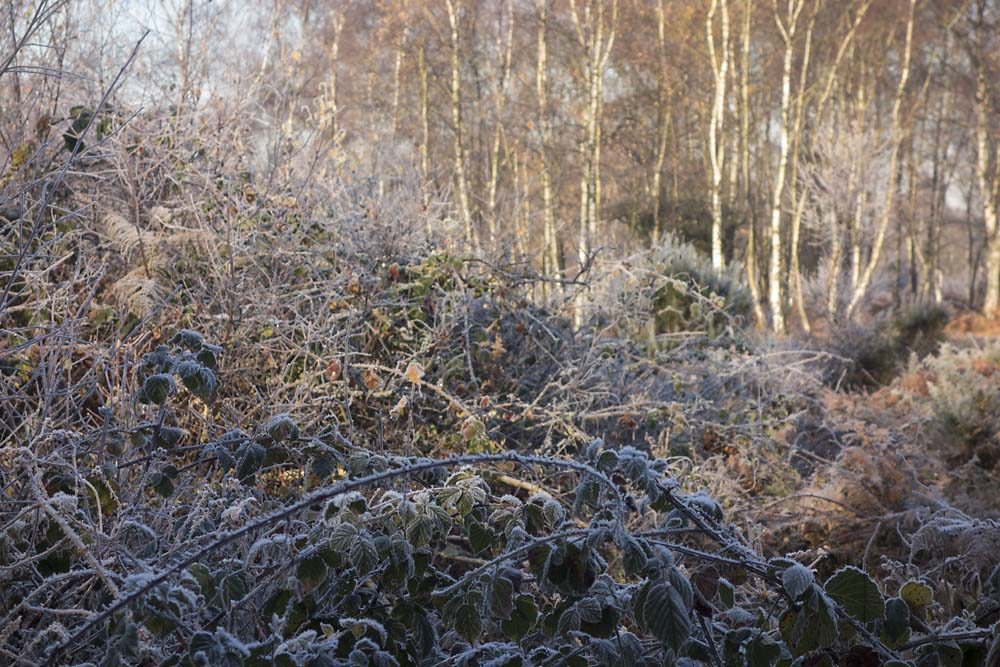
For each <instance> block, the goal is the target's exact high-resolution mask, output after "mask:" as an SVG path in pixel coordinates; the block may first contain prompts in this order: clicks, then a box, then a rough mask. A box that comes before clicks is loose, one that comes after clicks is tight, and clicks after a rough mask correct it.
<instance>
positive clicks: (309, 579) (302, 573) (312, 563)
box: [295, 555, 327, 593]
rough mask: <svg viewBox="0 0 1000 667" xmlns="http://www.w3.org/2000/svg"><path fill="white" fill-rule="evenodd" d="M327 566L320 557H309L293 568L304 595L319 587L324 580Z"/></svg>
mask: <svg viewBox="0 0 1000 667" xmlns="http://www.w3.org/2000/svg"><path fill="white" fill-rule="evenodd" d="M326 573H327V565H326V561H324V560H323V557H322V556H319V555H315V556H310V557H309V558H306V559H304V560H302V561H301V562H299V564H298V567H296V568H295V578H296V579H298V581H299V584H301V585H302V590H303V592H305V593H308V592H310V591H312V590H313V589H315V588H317V587H319V586H320V585H321V584H322V583H323V582H324V581H325V580H326Z"/></svg>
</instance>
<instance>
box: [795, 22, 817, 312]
mask: <svg viewBox="0 0 1000 667" xmlns="http://www.w3.org/2000/svg"><path fill="white" fill-rule="evenodd" d="M818 13H819V4H818V3H817V4H815V5H813V10H812V12H811V13H810V15H809V23H808V24H807V26H806V37H805V44H804V46H803V47H802V64H801V66H800V69H799V83H798V88H797V90H796V93H795V109H794V119H795V120H794V121H793V123H792V148H791V160H792V164H791V173H790V175H789V179H788V192H789V202H790V204H791V208H792V219H791V231H792V238H791V242H790V244H789V245H790V251H789V263H790V265H789V268H788V282H789V287H790V288H791V290H792V299H793V301H794V304H795V310H796V312H797V313H798V315H799V322H800V324H801V325H802V329H803V331H806V332H809V331H810V330H811V328H810V326H809V316H808V315H807V314H806V306H805V299H804V298H803V296H802V271H801V269H800V267H799V245H800V237H801V234H802V212H803V209H802V207H801V206H800V205H799V201H800V200H804V199H805V197H804V195H800V193H799V187H798V185H799V184H798V178H799V154H800V153H801V149H802V121H803V117H804V115H805V99H806V80H807V79H808V77H809V59H810V56H811V55H812V37H813V29H814V28H815V26H816V15H817V14H818Z"/></svg>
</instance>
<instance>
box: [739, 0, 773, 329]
mask: <svg viewBox="0 0 1000 667" xmlns="http://www.w3.org/2000/svg"><path fill="white" fill-rule="evenodd" d="M753 2H754V0H744V2H743V29H742V34H741V38H742V48H741V50H740V138H741V139H740V143H741V146H740V163H741V165H740V171H741V173H742V180H743V198H744V201H745V202H746V216H747V251H746V272H747V282H748V283H749V285H750V293H751V294H752V295H753V314H754V319H756V320H757V324H758V325H759V326H765V325H766V322H767V319H766V318H765V317H764V309H763V307H762V306H761V295H760V286H759V284H758V282H757V243H756V237H757V205H756V202H755V201H754V196H753V185H752V184H751V182H750V144H751V136H750V26H751V18H752V14H753Z"/></svg>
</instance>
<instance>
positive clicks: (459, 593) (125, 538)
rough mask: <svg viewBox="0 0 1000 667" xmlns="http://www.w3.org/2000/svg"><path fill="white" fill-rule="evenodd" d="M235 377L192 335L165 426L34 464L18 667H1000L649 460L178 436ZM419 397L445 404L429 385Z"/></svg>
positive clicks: (165, 353) (221, 354)
mask: <svg viewBox="0 0 1000 667" xmlns="http://www.w3.org/2000/svg"><path fill="white" fill-rule="evenodd" d="M227 358H228V355H227V352H226V351H225V350H224V349H222V348H220V347H217V346H215V345H212V344H210V343H208V342H206V341H205V340H204V339H203V338H202V336H201V335H199V334H197V333H195V332H192V331H188V330H184V331H181V332H179V333H178V334H176V335H175V336H173V337H172V338H171V339H170V341H169V342H168V343H167V344H166V345H161V346H157V347H155V349H154V350H153V351H152V352H150V353H148V354H147V355H145V356H144V357H143V358H142V359H141V360H139V363H138V368H139V371H140V372H139V374H138V377H137V379H136V382H135V384H134V385H133V386H132V387H131V391H132V393H133V395H134V397H135V400H136V404H137V405H139V406H141V405H147V406H148V407H147V408H146V409H147V410H149V411H150V413H151V416H152V417H153V419H152V420H150V421H145V422H139V423H137V424H136V425H135V426H134V427H126V426H124V424H123V423H122V422H120V420H119V419H118V418H117V417H116V416H115V414H114V411H113V410H112V409H108V410H106V411H104V413H103V414H104V415H105V418H104V422H103V424H102V425H101V426H100V428H99V429H95V430H94V431H93V432H90V433H82V434H70V433H62V434H55V433H53V434H52V435H51V436H50V437H51V441H50V442H48V443H36V446H35V447H34V449H33V450H31V451H29V450H27V449H25V448H19V449H18V450H16V452H14V453H15V454H17V455H18V456H20V458H19V459H18V460H17V462H15V461H14V460H11V461H10V462H9V465H8V467H7V468H6V470H7V472H5V473H4V475H5V477H6V479H5V480H4V482H5V487H6V488H7V489H8V494H7V495H6V497H5V499H4V501H3V502H4V503H5V504H9V503H11V502H14V504H15V506H19V507H20V508H21V509H20V510H17V509H15V508H14V507H5V508H4V515H5V516H6V517H9V520H8V521H6V522H5V525H4V528H3V533H2V536H0V567H2V568H3V572H4V577H5V578H6V583H5V586H4V588H3V591H4V592H3V594H2V601H3V604H4V608H5V615H4V617H3V619H2V621H0V630H2V635H3V637H4V646H5V648H4V651H5V655H7V656H12V655H17V656H19V658H20V659H22V660H29V661H31V662H35V663H37V662H49V663H56V664H61V663H64V662H67V661H70V660H72V661H73V662H74V663H77V664H79V663H84V662H86V661H91V663H92V664H101V665H124V664H152V663H158V664H175V665H234V666H235V665H248V666H250V665H290V666H291V665H295V666H299V665H302V666H312V665H434V664H440V663H442V662H446V663H454V664H463V665H527V664H537V665H565V664H569V665H589V664H601V665H619V664H625V665H660V664H715V665H720V664H749V665H754V666H756V665H791V664H817V663H816V662H815V661H819V663H818V664H836V663H838V662H840V663H843V662H844V661H847V664H855V663H854V662H853V661H858V660H860V661H862V662H863V663H864V664H868V663H869V662H871V663H872V664H877V663H880V662H881V663H883V664H914V663H913V661H916V662H917V663H919V664H921V665H931V664H942V665H944V664H954V663H953V661H954V660H958V661H959V663H961V664H978V663H979V662H980V661H981V660H982V659H983V658H984V656H985V645H984V643H983V640H984V639H987V638H989V637H991V636H992V631H991V630H989V629H987V628H980V627H977V626H976V625H975V623H974V622H973V620H972V619H971V618H970V619H968V620H965V621H961V622H958V621H953V622H951V623H950V624H949V626H948V627H947V632H946V633H945V634H944V635H943V636H942V637H933V636H932V637H931V638H930V639H929V640H927V641H924V640H920V639H918V640H914V639H913V638H912V636H911V635H912V634H913V633H914V632H915V631H916V632H923V633H925V634H930V631H929V630H928V629H927V626H926V624H925V623H926V621H927V620H928V619H929V615H928V611H929V610H931V609H933V607H934V605H935V601H934V592H933V590H932V588H931V587H929V586H928V585H926V584H925V583H923V582H922V581H920V580H916V579H914V580H907V581H906V582H905V583H904V584H903V585H901V586H899V587H898V588H892V589H888V590H885V589H882V588H880V586H879V585H878V584H877V583H876V582H875V581H874V580H873V579H872V577H871V576H870V575H869V574H867V573H866V572H864V571H862V570H859V569H856V568H845V569H842V570H839V571H837V572H835V573H834V574H833V575H832V576H830V577H829V578H827V579H826V580H825V581H821V580H819V579H817V577H816V575H815V574H814V572H813V571H812V570H810V569H809V568H808V567H807V566H805V565H803V564H801V563H800V562H798V561H796V560H794V559H789V558H772V559H767V558H764V557H763V556H762V555H761V554H760V553H759V552H758V551H757V550H756V549H755V548H754V547H753V545H752V544H751V543H750V542H748V541H747V540H746V539H745V538H744V537H743V536H741V534H740V532H739V531H738V530H737V529H736V528H735V526H734V525H732V524H731V523H729V522H728V521H727V518H726V512H725V511H724V510H723V508H722V507H721V506H720V504H719V503H718V502H716V501H715V500H713V499H711V498H710V497H708V496H707V495H705V494H703V493H693V494H692V493H689V492H685V491H684V490H683V489H682V488H681V485H680V484H679V482H678V480H677V479H676V478H675V477H674V476H673V475H672V474H671V469H670V466H669V464H668V462H667V461H665V460H661V459H657V458H654V457H651V456H650V455H649V454H647V453H646V452H643V451H640V450H638V449H635V448H632V447H620V448H615V447H610V446H608V445H607V444H606V443H605V442H604V441H602V440H600V439H596V440H593V441H592V442H590V443H589V444H588V445H587V446H586V447H584V448H583V449H582V450H581V451H580V452H579V455H578V456H576V457H573V458H562V457H550V456H541V455H537V454H530V453H518V452H512V451H506V452H504V451H501V452H496V453H482V454H461V455H456V456H452V457H448V458H426V457H421V456H413V455H401V454H393V453H390V452H386V451H375V450H372V449H370V448H366V447H362V446H357V445H356V444H354V443H353V442H352V441H351V439H350V438H348V437H346V436H345V435H344V433H343V429H342V427H341V425H338V424H336V423H335V422H328V423H327V424H326V425H325V426H324V427H323V428H321V429H320V430H318V431H316V432H314V433H310V432H307V431H306V430H304V429H302V428H301V427H300V426H299V425H298V424H297V423H296V421H295V420H294V419H293V418H292V417H291V416H289V415H287V414H277V415H274V416H272V417H271V418H269V419H267V420H266V421H264V423H262V424H260V425H258V426H256V427H252V428H249V429H248V430H246V431H240V430H237V431H230V432H227V433H224V434H221V435H219V436H218V437H216V438H214V439H211V440H197V439H195V438H193V437H191V434H190V433H185V432H182V431H181V430H180V429H179V428H176V427H172V426H168V425H167V418H168V417H169V418H170V419H171V420H175V421H184V418H185V414H184V413H191V415H189V416H195V415H197V413H198V412H201V411H203V410H204V409H205V408H207V407H208V406H209V405H210V404H212V406H213V409H218V407H219V406H218V405H217V404H216V403H215V402H217V401H220V400H225V399H220V398H219V396H220V395H221V394H220V392H221V389H222V388H221V387H220V386H219V384H218V372H219V370H220V368H219V366H220V364H222V362H224V361H225V360H226V359H227ZM399 381H400V382H401V383H407V384H409V385H413V386H414V387H416V388H419V389H427V390H430V387H427V386H425V385H424V380H423V377H422V375H421V373H419V372H417V370H416V369H413V370H408V371H407V372H406V373H404V374H403V377H402V378H400V380H399ZM464 418H465V419H467V420H468V419H478V418H479V415H478V414H477V413H473V414H469V415H465V416H464ZM479 435H480V432H479V431H478V430H476V429H470V430H467V431H463V436H465V437H470V438H471V437H478V436H479ZM42 456H44V458H40V457H42ZM70 461H72V466H71V467H68V466H67V465H66V464H67V463H69V462H70ZM18 498H26V499H30V502H29V503H28V504H24V505H21V504H19V503H17V502H16V501H15V499H18ZM88 581H89V582H91V584H90V585H81V584H82V583H83V582H88ZM991 590H992V589H991ZM991 594H992V593H991ZM985 602H986V600H984V603H985ZM995 602H1000V600H997V601H995ZM917 619H924V620H919V621H918V620H917ZM70 656H72V658H70ZM908 661H909V662H908Z"/></svg>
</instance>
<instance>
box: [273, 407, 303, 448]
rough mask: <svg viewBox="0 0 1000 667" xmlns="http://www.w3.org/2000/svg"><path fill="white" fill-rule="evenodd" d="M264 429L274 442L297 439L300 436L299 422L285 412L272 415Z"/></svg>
mask: <svg viewBox="0 0 1000 667" xmlns="http://www.w3.org/2000/svg"><path fill="white" fill-rule="evenodd" d="M264 431H265V432H266V433H267V435H268V437H269V438H271V442H273V443H279V442H284V441H285V440H296V439H298V437H299V426H298V424H296V423H295V421H294V420H293V419H292V418H291V417H290V416H289V415H287V414H284V413H282V414H280V415H275V416H273V417H271V418H270V419H269V420H268V421H267V424H265V425H264Z"/></svg>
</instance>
